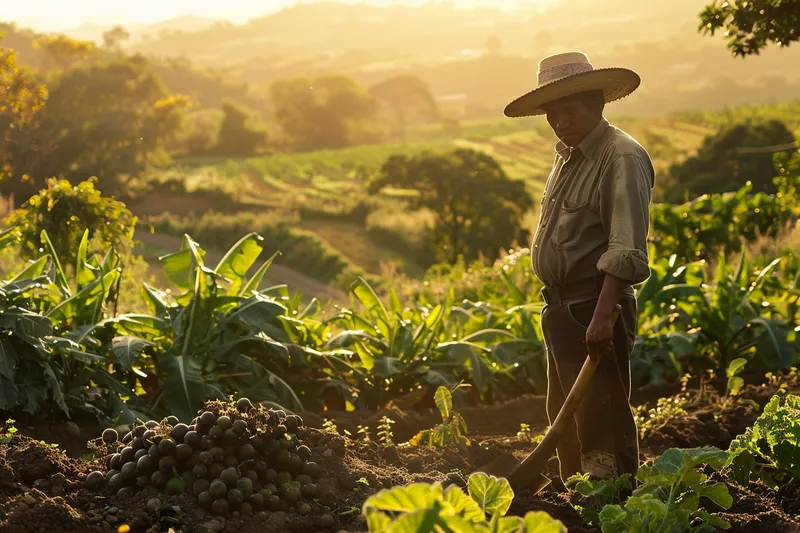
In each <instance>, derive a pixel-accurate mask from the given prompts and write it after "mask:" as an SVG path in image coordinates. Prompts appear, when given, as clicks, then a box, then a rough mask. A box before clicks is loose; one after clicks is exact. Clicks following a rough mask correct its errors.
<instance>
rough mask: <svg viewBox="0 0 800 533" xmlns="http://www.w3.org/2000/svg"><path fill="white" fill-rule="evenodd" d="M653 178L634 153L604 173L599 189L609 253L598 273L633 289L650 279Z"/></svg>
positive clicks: (617, 159)
mask: <svg viewBox="0 0 800 533" xmlns="http://www.w3.org/2000/svg"><path fill="white" fill-rule="evenodd" d="M654 174H655V173H654V171H653V166H652V164H651V163H650V161H649V159H645V158H643V157H642V156H640V155H638V154H634V153H631V154H622V155H618V156H616V157H615V159H614V160H613V161H611V163H610V164H609V165H608V167H607V169H606V171H605V172H604V173H603V176H602V178H601V182H600V187H599V189H598V194H599V198H598V200H599V207H600V218H601V219H602V222H603V228H604V229H605V231H606V233H607V234H608V249H607V250H606V251H605V253H603V255H601V256H600V259H599V260H598V261H597V269H598V270H600V271H601V272H605V273H606V274H611V275H612V276H614V277H617V278H620V279H622V280H624V281H626V282H628V283H630V284H631V285H636V284H638V283H641V282H643V281H645V280H646V279H647V278H648V277H650V266H649V262H648V257H647V255H648V254H647V235H648V232H649V230H650V198H651V191H652V188H653V183H654V179H655V175H654Z"/></svg>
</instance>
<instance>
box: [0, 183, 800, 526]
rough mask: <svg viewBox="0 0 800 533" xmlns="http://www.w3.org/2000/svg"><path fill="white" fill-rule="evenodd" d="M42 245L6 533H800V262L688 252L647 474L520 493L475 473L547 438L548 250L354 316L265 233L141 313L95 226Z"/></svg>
mask: <svg viewBox="0 0 800 533" xmlns="http://www.w3.org/2000/svg"><path fill="white" fill-rule="evenodd" d="M744 192H746V191H743V192H741V193H736V194H733V195H728V196H726V197H725V198H715V199H714V201H715V202H716V207H715V209H717V210H720V211H721V210H724V209H725V206H726V205H727V204H726V203H725V202H728V203H730V204H731V205H733V204H735V205H746V201H744V200H742V197H740V196H737V194H744ZM749 201H752V202H762V200H759V198H758V197H753V198H751V200H749ZM773 201H774V202H777V201H778V199H773ZM758 205H761V206H762V208H764V209H765V208H766V206H765V204H763V203H761V204H758ZM786 205H787V204H780V203H778V204H776V205H775V206H774V209H785V208H786ZM781 206H783V207H781ZM789 208H790V210H792V211H791V212H792V213H794V211H793V210H795V209H796V205H795V204H794V203H791V204H789ZM697 210H698V211H697V212H692V211H689V212H687V216H686V217H683V216H679V217H677V219H678V220H683V221H684V223H685V224H686V226H687V227H695V226H697V225H698V221H699V220H702V217H703V216H707V215H704V214H703V211H704V210H705V207H704V206H703V205H702V204H699V205H697ZM765 210H766V209H765ZM749 211H757V210H755V209H750V210H749ZM768 216H771V215H768ZM741 223H742V224H743V228H744V227H748V226H750V225H752V224H754V222H753V220H748V219H743V220H742V221H741ZM756 223H757V221H756ZM672 233H674V232H672ZM739 233H741V232H739ZM700 237H701V238H705V237H704V235H703V234H700ZM0 242H2V244H3V245H4V246H5V247H6V250H13V248H14V246H15V242H16V240H15V233H14V231H12V230H9V231H7V232H6V233H4V234H3V237H2V239H0ZM43 242H44V243H45V248H44V250H43V252H42V253H41V255H40V257H39V258H38V259H37V260H33V261H30V262H29V263H28V264H27V266H25V267H24V268H23V270H21V271H19V272H18V273H16V274H14V275H12V276H10V277H8V278H7V280H6V281H4V282H3V285H2V293H3V295H4V304H3V305H4V307H3V314H2V317H3V320H4V321H5V322H3V324H4V326H3V327H4V331H5V333H4V337H3V339H2V342H3V348H4V352H3V353H4V359H3V360H2V365H3V366H2V367H0V370H2V372H0V385H2V387H3V388H2V391H3V395H2V396H0V400H2V402H3V403H2V405H0V407H2V408H3V409H4V410H6V411H10V412H15V413H17V414H15V416H14V418H10V417H9V418H7V419H6V420H4V421H3V422H2V423H0V512H1V514H0V516H2V518H0V531H1V532H17V531H25V532H38V531H55V532H60V531H89V532H98V533H99V532H101V531H117V532H126V531H128V532H130V531H132V532H147V533H155V532H159V533H161V532H167V531H170V530H171V531H175V532H178V531H185V532H194V531H198V532H205V531H215V532H223V531H243V532H256V531H264V527H267V528H268V530H269V531H276V532H282V531H286V532H289V531H328V530H330V531H342V530H343V531H352V532H355V531H391V530H392V529H389V525H388V524H389V522H391V521H392V520H395V521H394V522H392V523H393V524H397V525H393V526H392V527H393V528H399V527H405V528H408V529H399V531H406V530H407V531H418V529H417V526H416V525H414V524H416V523H417V521H418V520H419V519H420V517H422V516H425V517H427V519H428V520H431V521H433V522H434V523H436V524H439V525H440V528H441V530H442V531H447V530H455V529H456V528H458V527H462V526H463V527H467V529H466V530H467V531H489V530H491V529H487V528H490V527H494V526H491V525H490V524H491V523H495V522H497V523H502V524H503V526H502V527H503V528H504V529H503V530H506V531H532V532H538V531H541V532H549V531H569V532H573V531H577V532H590V531H592V532H593V531H601V530H602V531H617V530H619V531H629V530H635V528H636V527H638V526H637V525H636V524H640V523H660V524H662V529H658V530H657V531H665V532H666V531H691V530H692V529H691V528H690V524H691V523H695V524H706V525H709V526H714V527H717V528H725V527H727V526H730V530H732V531H746V532H755V531H777V532H784V531H785V532H789V531H796V530H797V528H798V527H800V522H798V520H797V514H798V512H800V494H799V493H798V470H797V457H798V456H800V442H798V439H797V435H798V424H799V423H800V396H799V395H798V394H800V374H798V372H797V369H796V364H797V361H798V358H797V354H798V352H800V350H798V347H799V346H798V340H797V335H796V333H797V330H798V319H800V313H799V312H798V296H800V263H798V261H797V260H796V258H794V259H793V258H792V257H789V256H779V257H772V256H757V255H752V252H748V251H746V250H743V251H742V252H741V253H740V254H739V258H738V259H734V258H732V259H731V260H725V259H723V258H722V257H720V258H719V259H718V260H717V262H716V264H715V266H714V269H713V270H712V269H709V268H708V265H707V264H706V263H705V261H703V260H700V261H696V260H693V259H691V258H686V257H685V255H684V252H681V250H682V248H681V247H680V246H679V245H678V244H677V243H672V244H669V245H667V243H666V242H665V243H664V245H663V246H662V250H663V251H665V252H667V251H668V250H669V248H668V246H669V247H672V249H674V250H675V253H673V254H672V255H671V256H666V257H665V256H663V255H662V254H660V253H658V254H654V256H653V258H652V264H651V269H652V276H651V278H650V279H648V280H647V282H645V283H644V284H643V285H641V286H640V287H639V288H638V296H639V301H640V309H639V334H638V335H637V341H636V347H635V349H634V353H633V355H632V359H631V370H632V381H633V385H634V390H633V393H632V399H631V403H632V405H633V408H634V410H635V414H636V416H637V424H638V428H639V433H640V459H641V467H640V470H639V473H638V474H637V476H636V480H635V482H634V480H632V479H630V478H629V477H627V476H622V477H619V478H612V479H610V480H605V481H597V480H592V479H589V478H582V477H580V476H578V477H575V478H572V479H569V480H560V479H559V478H558V464H557V460H556V458H555V457H553V458H552V459H551V461H550V463H549V465H548V471H547V474H548V476H549V477H550V478H551V479H553V482H552V483H551V484H550V485H549V486H548V487H546V488H545V490H544V491H542V492H540V493H538V494H531V493H530V491H527V490H521V491H519V493H518V494H514V493H513V491H512V490H511V489H510V487H509V486H508V484H507V481H505V480H504V479H502V478H492V477H488V476H485V475H481V474H475V475H472V474H471V473H472V472H473V471H474V470H475V469H476V468H478V467H480V466H481V465H483V464H484V463H486V462H488V461H489V460H491V459H493V458H494V457H497V456H498V455H499V454H501V453H504V452H511V453H513V454H515V455H516V456H518V457H520V458H522V457H524V456H525V455H526V454H527V453H529V452H530V451H531V450H532V449H534V448H535V446H536V444H537V443H538V442H539V441H540V439H541V436H542V435H543V433H544V432H545V431H547V429H548V419H547V415H546V411H545V405H544V397H543V396H542V394H543V393H544V391H545V388H546V373H545V365H546V363H545V359H544V351H543V341H542V338H541V333H540V331H539V327H538V320H539V316H540V315H539V312H540V310H541V306H542V304H541V301H540V299H539V296H538V289H539V285H538V283H537V281H536V280H535V278H534V277H533V276H532V272H531V270H530V262H529V261H528V260H527V258H528V254H529V251H528V250H525V249H522V250H518V251H515V252H514V253H512V254H510V255H508V256H507V257H505V258H503V259H502V260H500V261H498V262H497V263H496V264H495V265H492V266H490V267H484V268H469V269H466V268H464V269H463V270H460V267H457V266H454V267H452V268H451V270H449V271H448V270H439V271H438V272H431V273H427V274H426V275H425V277H424V279H423V281H420V282H418V283H416V284H415V283H413V282H408V283H406V284H403V285H397V286H396V289H397V290H393V289H392V290H389V292H388V293H382V294H381V295H378V293H376V292H375V291H374V290H373V288H372V287H371V286H370V284H369V283H368V282H366V281H365V280H363V279H356V280H353V282H352V284H351V286H350V291H349V292H350V293H349V297H350V298H351V300H350V304H349V305H336V306H334V305H333V303H332V302H326V301H321V300H312V301H311V302H310V303H307V301H303V300H301V299H300V298H299V295H298V294H296V293H294V292H292V291H291V288H287V287H286V286H283V285H271V284H269V283H265V282H264V280H265V279H266V276H267V274H268V272H269V270H270V268H271V266H272V265H271V260H272V258H270V259H268V260H267V261H266V262H265V263H263V264H262V263H259V262H258V258H259V257H260V256H261V252H262V251H263V247H262V243H261V241H260V240H259V238H258V236H257V235H255V234H250V235H246V236H244V237H242V238H241V239H240V240H239V241H238V242H237V243H236V244H235V245H234V246H233V247H231V249H230V250H229V251H228V252H227V253H224V254H219V255H217V254H207V253H205V252H204V251H203V250H202V247H200V245H199V244H198V243H196V242H194V241H192V240H190V239H188V238H187V239H184V241H183V243H182V244H181V245H180V248H179V249H177V250H174V249H173V251H172V252H170V253H167V254H165V255H162V256H161V263H162V267H163V272H164V274H165V276H166V277H165V278H163V279H156V280H155V281H153V280H152V279H151V280H150V282H149V283H147V284H145V285H143V291H142V292H141V303H140V305H139V307H138V308H137V309H141V310H137V311H136V312H129V311H126V310H125V309H120V310H117V307H118V306H117V305H115V304H114V300H115V299H118V298H119V296H118V295H115V294H114V293H113V292H112V290H113V287H114V286H115V284H116V281H117V280H118V279H120V273H119V270H118V269H116V265H117V264H118V261H119V260H120V259H119V257H118V256H116V254H114V253H113V251H112V252H107V253H97V252H88V251H86V250H87V241H86V236H84V240H83V241H82V242H81V243H80V245H79V246H78V249H80V250H84V251H83V252H81V253H80V254H79V258H78V263H76V265H75V267H74V268H73V267H71V266H69V265H65V264H64V262H63V261H57V260H56V259H57V257H58V256H57V255H56V253H55V251H54V250H53V249H52V248H51V247H50V246H49V245H48V244H47V243H49V242H50V241H49V239H48V238H47V237H46V236H45V238H44V241H43ZM709 242H712V243H713V242H714V239H709ZM200 265H202V266H203V267H204V268H202V269H199V268H197V266H200ZM129 283H130V281H126V284H129ZM162 283H164V284H165V285H166V286H165V285H162ZM125 286H129V285H125ZM721 317H725V318H724V319H721ZM698 326H699V327H698ZM46 412H61V413H63V414H69V416H70V419H71V421H70V422H66V423H64V422H59V423H49V424H43V423H41V422H39V421H38V420H39V419H38V417H39V416H41V414H37V413H46ZM405 524H408V525H405ZM464 524H467V525H466V526H464ZM448 528H449V529H448ZM613 528H616V529H613ZM462 530H463V528H462Z"/></svg>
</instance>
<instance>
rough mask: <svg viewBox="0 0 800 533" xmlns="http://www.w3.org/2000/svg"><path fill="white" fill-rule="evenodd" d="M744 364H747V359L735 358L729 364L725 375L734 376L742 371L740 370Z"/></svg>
mask: <svg viewBox="0 0 800 533" xmlns="http://www.w3.org/2000/svg"><path fill="white" fill-rule="evenodd" d="M746 364H747V359H744V358H743V357H739V358H736V359H734V360H733V361H731V362H730V364H729V365H728V368H727V370H726V371H725V374H726V375H727V376H728V377H732V376H735V375H736V374H738V373H739V372H741V371H742V369H743V368H744V366H745V365H746Z"/></svg>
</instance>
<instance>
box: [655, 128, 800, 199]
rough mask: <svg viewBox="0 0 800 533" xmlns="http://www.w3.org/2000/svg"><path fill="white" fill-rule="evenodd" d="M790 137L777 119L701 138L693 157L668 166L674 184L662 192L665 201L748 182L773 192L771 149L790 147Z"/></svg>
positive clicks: (754, 187)
mask: <svg viewBox="0 0 800 533" xmlns="http://www.w3.org/2000/svg"><path fill="white" fill-rule="evenodd" d="M794 140H795V139H794V135H793V134H792V132H791V131H790V130H789V129H788V128H787V127H786V124H784V123H783V122H782V121H779V120H770V121H747V122H741V123H739V124H734V125H731V126H728V127H725V128H722V129H721V130H720V131H718V132H717V133H715V134H714V135H709V136H708V137H706V138H705V140H704V141H703V144H702V146H701V147H700V149H699V150H698V153H697V155H696V156H692V157H690V158H688V159H687V160H685V161H683V162H681V163H678V164H675V165H672V167H671V168H670V171H669V172H670V175H671V176H672V177H673V178H674V180H675V183H674V184H673V185H672V186H671V187H670V189H669V190H667V191H665V200H666V201H668V202H681V201H683V199H684V195H685V194H686V193H687V192H688V193H689V195H690V196H692V197H694V196H698V195H701V194H707V193H721V192H727V191H732V190H735V189H738V188H740V187H742V186H743V185H744V184H745V183H746V182H748V181H750V182H752V184H753V190H754V191H763V192H768V193H772V192H775V185H774V183H773V177H774V175H775V165H774V163H773V151H778V150H780V149H781V147H786V146H791V144H792V143H793V142H794ZM748 148H751V149H750V150H748Z"/></svg>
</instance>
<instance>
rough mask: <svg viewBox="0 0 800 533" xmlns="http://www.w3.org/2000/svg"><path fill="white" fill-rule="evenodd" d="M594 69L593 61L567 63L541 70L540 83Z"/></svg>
mask: <svg viewBox="0 0 800 533" xmlns="http://www.w3.org/2000/svg"><path fill="white" fill-rule="evenodd" d="M592 70H594V67H593V66H592V64H591V63H565V64H563V65H555V66H553V67H549V68H546V69H544V70H540V71H539V85H543V84H545V83H549V82H551V81H553V80H558V79H561V78H566V77H567V76H574V75H575V74H583V73H584V72H590V71H592Z"/></svg>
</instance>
